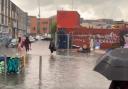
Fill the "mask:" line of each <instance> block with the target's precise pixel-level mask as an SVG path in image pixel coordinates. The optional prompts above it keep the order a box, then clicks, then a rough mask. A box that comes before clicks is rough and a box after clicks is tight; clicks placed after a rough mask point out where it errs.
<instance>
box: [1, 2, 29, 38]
mask: <svg viewBox="0 0 128 89" xmlns="http://www.w3.org/2000/svg"><path fill="white" fill-rule="evenodd" d="M26 23H27V13H26V12H24V11H22V10H21V9H20V8H19V7H18V6H16V5H15V4H14V3H13V2H11V1H10V0H0V34H1V35H0V36H2V37H3V36H7V37H11V38H15V37H18V34H19V33H20V34H22V35H23V34H26V30H27V24H26ZM21 32H22V33H21ZM2 37H1V38H2Z"/></svg>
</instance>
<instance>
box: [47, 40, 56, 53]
mask: <svg viewBox="0 0 128 89" xmlns="http://www.w3.org/2000/svg"><path fill="white" fill-rule="evenodd" d="M49 49H50V51H51V53H53V52H54V51H56V48H55V44H54V42H53V39H51V41H50V45H49Z"/></svg>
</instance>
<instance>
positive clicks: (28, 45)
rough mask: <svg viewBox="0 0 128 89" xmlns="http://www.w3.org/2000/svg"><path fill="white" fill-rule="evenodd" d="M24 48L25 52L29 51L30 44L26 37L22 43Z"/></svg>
mask: <svg viewBox="0 0 128 89" xmlns="http://www.w3.org/2000/svg"><path fill="white" fill-rule="evenodd" d="M24 46H25V49H26V52H28V51H29V50H30V47H31V42H30V40H29V38H28V37H26V39H25V41H24Z"/></svg>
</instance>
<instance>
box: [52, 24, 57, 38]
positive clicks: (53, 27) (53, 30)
mask: <svg viewBox="0 0 128 89" xmlns="http://www.w3.org/2000/svg"><path fill="white" fill-rule="evenodd" d="M56 29H57V23H56V22H53V23H52V24H51V37H52V38H53V39H54V38H55V33H56Z"/></svg>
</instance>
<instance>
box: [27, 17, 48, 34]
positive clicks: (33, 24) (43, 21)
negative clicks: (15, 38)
mask: <svg viewBox="0 0 128 89" xmlns="http://www.w3.org/2000/svg"><path fill="white" fill-rule="evenodd" d="M39 21H40V23H39ZM39 24H40V27H38V26H39ZM39 29H40V30H39ZM49 32H50V19H49V18H40V19H38V18H37V17H36V16H29V17H28V33H29V34H31V35H37V34H41V35H44V34H48V33H49Z"/></svg>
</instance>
